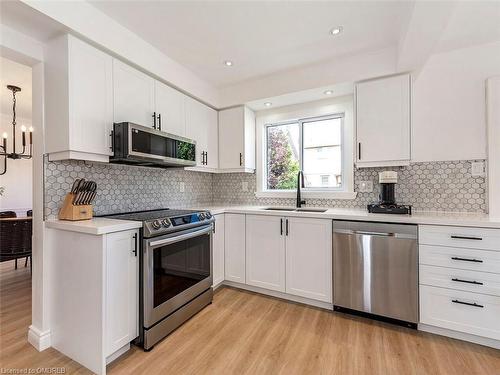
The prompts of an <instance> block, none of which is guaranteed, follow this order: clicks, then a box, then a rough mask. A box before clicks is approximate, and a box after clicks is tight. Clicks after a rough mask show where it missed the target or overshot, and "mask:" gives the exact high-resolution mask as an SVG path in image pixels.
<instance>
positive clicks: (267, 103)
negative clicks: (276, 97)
mask: <svg viewBox="0 0 500 375" xmlns="http://www.w3.org/2000/svg"><path fill="white" fill-rule="evenodd" d="M264 105H265V106H266V107H270V106H272V105H273V103H271V102H265V103H264Z"/></svg>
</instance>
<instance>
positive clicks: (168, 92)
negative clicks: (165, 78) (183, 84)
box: [155, 81, 186, 136]
mask: <svg viewBox="0 0 500 375" xmlns="http://www.w3.org/2000/svg"><path fill="white" fill-rule="evenodd" d="M185 98H186V95H184V94H183V93H181V92H180V91H177V90H175V89H173V88H171V87H169V86H167V85H165V84H163V83H161V82H159V81H155V108H156V114H157V116H158V122H157V124H158V126H159V130H162V131H164V132H167V133H170V134H174V135H180V136H184V135H185V134H186V115H185V107H184V104H185V100H186V99H185Z"/></svg>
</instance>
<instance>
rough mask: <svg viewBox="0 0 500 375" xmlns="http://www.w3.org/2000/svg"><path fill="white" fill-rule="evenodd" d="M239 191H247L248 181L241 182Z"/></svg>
mask: <svg viewBox="0 0 500 375" xmlns="http://www.w3.org/2000/svg"><path fill="white" fill-rule="evenodd" d="M241 190H242V191H248V181H242V182H241Z"/></svg>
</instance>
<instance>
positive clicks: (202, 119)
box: [186, 97, 208, 167]
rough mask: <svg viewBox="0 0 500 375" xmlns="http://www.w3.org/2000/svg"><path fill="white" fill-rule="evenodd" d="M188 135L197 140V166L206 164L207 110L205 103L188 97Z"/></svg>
mask: <svg viewBox="0 0 500 375" xmlns="http://www.w3.org/2000/svg"><path fill="white" fill-rule="evenodd" d="M186 137H188V138H190V139H194V140H195V141H196V166H197V167H204V166H205V152H207V144H208V124H207V111H206V109H205V105H203V104H202V103H200V102H198V101H196V100H194V99H193V98H190V97H186Z"/></svg>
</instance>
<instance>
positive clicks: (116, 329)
mask: <svg viewBox="0 0 500 375" xmlns="http://www.w3.org/2000/svg"><path fill="white" fill-rule="evenodd" d="M137 236H138V231H136V230H132V231H124V232H115V233H110V234H108V235H106V296H105V301H106V302H105V306H106V310H105V311H106V313H105V314H106V315H105V332H106V334H105V338H106V340H105V348H106V356H109V355H110V354H113V353H114V352H116V351H117V350H118V349H120V348H121V347H123V346H124V345H126V344H128V343H129V342H131V341H132V340H134V339H135V338H136V337H137V336H138V335H139V332H138V330H139V261H138V257H137V255H138V254H137V250H138V248H137V247H138V246H139V244H138V243H137V241H138V239H137Z"/></svg>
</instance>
